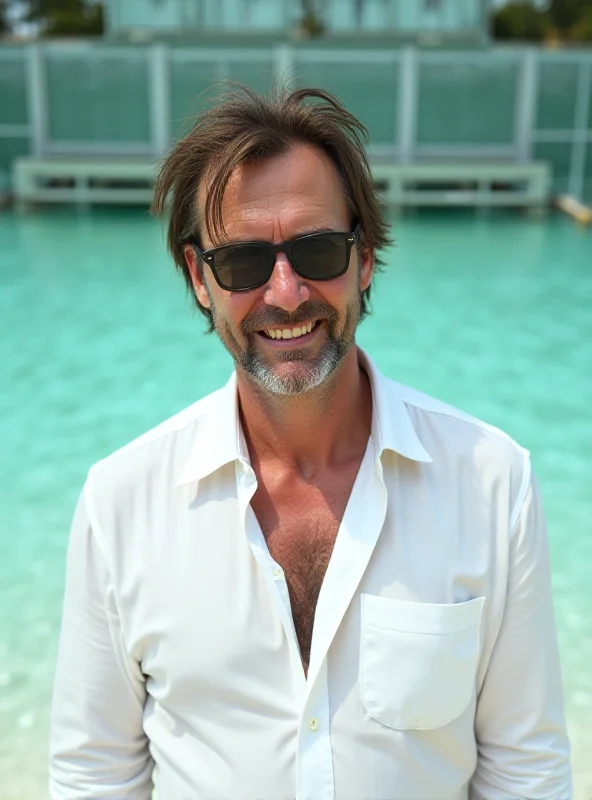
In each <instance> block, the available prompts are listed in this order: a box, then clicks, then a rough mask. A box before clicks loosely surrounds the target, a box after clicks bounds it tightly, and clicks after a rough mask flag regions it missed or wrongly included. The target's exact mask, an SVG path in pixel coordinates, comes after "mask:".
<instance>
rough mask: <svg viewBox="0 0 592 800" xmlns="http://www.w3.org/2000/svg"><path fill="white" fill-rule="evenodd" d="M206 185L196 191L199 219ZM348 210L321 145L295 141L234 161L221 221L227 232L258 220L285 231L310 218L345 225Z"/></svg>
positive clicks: (243, 228)
mask: <svg viewBox="0 0 592 800" xmlns="http://www.w3.org/2000/svg"><path fill="white" fill-rule="evenodd" d="M207 189H208V183H207V182H206V183H205V184H204V185H202V186H200V189H199V192H198V207H199V218H200V219H202V220H203V216H204V208H205V200H206V192H207ZM349 216H350V215H349V210H348V205H347V201H346V197H345V192H344V188H343V184H342V182H341V179H340V176H339V173H338V171H337V168H336V167H335V165H334V163H333V162H332V161H331V159H330V158H329V156H328V155H327V154H326V153H324V152H323V151H322V150H320V149H318V148H316V147H313V146H311V145H305V144H298V145H294V146H293V147H291V148H290V150H288V151H287V152H286V153H283V154H282V155H278V156H271V157H269V158H266V159H263V160H262V161H257V162H254V163H244V164H239V165H238V166H237V167H236V168H235V169H234V170H233V172H232V173H231V176H230V180H229V181H228V185H227V187H226V190H225V193H224V198H223V201H222V218H223V221H224V227H225V228H226V230H227V233H228V234H229V236H231V237H232V236H233V234H237V235H238V234H240V233H243V232H244V233H246V232H247V231H248V229H251V228H255V227H258V226H263V227H268V228H272V229H273V231H274V232H275V231H276V230H282V231H284V233H285V235H286V237H288V236H289V235H291V229H292V228H294V229H296V228H298V227H306V226H310V225H312V224H314V225H317V226H318V225H323V224H324V225H326V226H327V227H332V226H339V227H342V226H345V227H347V225H349ZM256 232H257V231H255V230H253V234H255V233H256ZM274 235H275V234H274Z"/></svg>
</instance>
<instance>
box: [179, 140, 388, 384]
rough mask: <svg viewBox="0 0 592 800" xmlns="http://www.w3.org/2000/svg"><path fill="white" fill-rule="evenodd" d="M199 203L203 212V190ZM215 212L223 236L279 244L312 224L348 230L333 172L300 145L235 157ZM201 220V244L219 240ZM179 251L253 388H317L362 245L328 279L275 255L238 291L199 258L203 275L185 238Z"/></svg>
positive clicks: (354, 283) (345, 345) (343, 327)
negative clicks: (258, 156)
mask: <svg viewBox="0 0 592 800" xmlns="http://www.w3.org/2000/svg"><path fill="white" fill-rule="evenodd" d="M198 204H199V208H200V219H203V209H204V206H205V190H204V189H203V188H200V191H199V193H198ZM222 211H223V219H224V225H225V228H226V232H227V234H228V237H229V241H231V242H241V241H255V240H259V241H267V242H273V243H281V242H284V241H288V240H291V239H294V238H296V237H298V236H303V235H306V234H309V233H314V232H315V231H321V230H335V231H350V230H351V228H352V220H351V218H350V212H349V211H348V208H347V204H346V201H345V198H344V196H343V188H342V185H341V182H340V180H339V176H338V173H337V170H336V169H335V167H334V165H333V163H332V162H331V160H330V159H329V158H328V157H327V156H326V155H325V154H324V153H323V152H322V151H320V150H317V149H316V148H314V147H311V146H308V145H296V146H294V147H293V148H292V149H291V150H290V151H289V152H288V153H286V154H285V155H282V156H277V157H273V158H269V159H267V160H265V161H262V162H259V163H256V164H243V165H240V166H239V167H238V168H237V169H236V170H235V171H234V172H233V174H232V176H231V179H230V181H229V184H228V187H227V189H226V192H225V195H224V201H223V206H222ZM202 227H203V228H204V230H201V231H200V235H201V244H202V247H203V249H204V250H207V249H210V248H212V247H216V246H218V245H220V244H222V242H213V241H212V240H211V239H210V238H209V236H208V233H207V231H205V226H202ZM223 243H224V244H225V243H226V242H223ZM185 258H186V260H187V264H188V266H189V269H190V272H191V277H192V281H193V286H194V289H195V293H196V296H197V299H198V301H199V302H200V303H201V304H202V305H203V306H205V307H206V308H209V309H210V310H211V312H212V316H213V321H214V326H215V329H216V332H217V333H218V335H219V337H220V339H221V341H222V343H223V344H224V346H225V347H226V348H227V350H228V351H229V353H230V355H231V356H232V358H233V359H234V361H235V363H236V365H237V368H239V369H241V370H243V371H244V372H245V373H246V374H247V375H248V376H250V377H251V378H252V379H253V380H255V381H256V383H257V384H258V385H259V386H260V387H261V388H263V389H265V390H267V391H271V392H273V393H275V394H281V395H297V394H302V393H303V392H307V391H310V390H311V389H313V388H316V387H317V386H320V385H321V384H322V383H323V382H324V381H325V380H326V379H327V378H328V377H329V375H331V374H332V373H333V372H334V371H335V370H336V369H337V367H338V366H339V365H340V364H341V363H342V361H343V359H344V358H345V355H346V353H347V352H348V350H349V348H350V347H351V345H352V344H353V342H354V334H355V330H356V327H357V325H358V322H359V319H360V296H361V292H362V291H363V290H364V289H366V288H367V287H368V286H369V284H370V280H371V278H372V267H373V256H372V253H371V252H370V251H367V252H364V253H363V254H362V258H361V259H360V258H359V256H358V251H357V249H356V247H353V248H352V251H351V254H350V262H349V267H348V270H347V272H345V274H344V275H341V276H340V277H338V278H334V279H332V280H328V281H313V280H307V279H305V278H301V277H300V276H299V275H297V274H296V272H295V271H294V270H293V269H292V266H291V264H290V262H289V260H288V258H287V256H286V255H285V254H284V253H278V254H277V256H276V261H275V265H274V269H273V273H272V275H271V277H270V279H269V281H268V282H267V283H266V284H264V285H263V286H261V287H259V288H257V289H251V290H249V291H245V292H229V291H226V290H224V289H222V288H221V287H220V286H219V285H218V284H217V283H216V280H215V278H214V276H213V274H212V271H211V268H210V267H209V266H208V265H207V264H206V265H204V267H203V273H202V272H201V270H200V268H199V265H198V263H197V257H196V255H195V252H194V250H193V249H192V248H191V247H190V246H187V247H186V248H185ZM311 324H312V330H311V332H310V333H307V334H305V335H303V336H293V338H289V339H284V338H273V337H272V336H270V335H269V334H268V333H267V332H268V331H271V332H273V333H276V332H277V331H282V333H283V331H285V330H290V331H293V329H294V328H300V329H302V326H310V325H311ZM276 335H277V334H276Z"/></svg>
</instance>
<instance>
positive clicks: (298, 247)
mask: <svg viewBox="0 0 592 800" xmlns="http://www.w3.org/2000/svg"><path fill="white" fill-rule="evenodd" d="M292 257H293V259H294V262H295V266H296V268H297V269H298V272H299V273H300V274H301V275H302V276H303V277H304V278H309V279H310V280H328V279H330V278H335V277H337V276H338V275H341V274H342V273H343V272H345V270H346V268H347V242H346V239H345V237H344V235H343V234H342V233H341V234H340V233H335V234H333V233H320V234H318V235H317V236H310V237H307V238H304V239H300V240H299V241H296V242H294V244H293V247H292Z"/></svg>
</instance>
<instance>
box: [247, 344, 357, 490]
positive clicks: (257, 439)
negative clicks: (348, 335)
mask: <svg viewBox="0 0 592 800" xmlns="http://www.w3.org/2000/svg"><path fill="white" fill-rule="evenodd" d="M237 387H238V396H239V408H240V415H241V423H242V427H243V432H244V434H245V438H246V440H247V445H248V448H249V453H250V456H251V460H252V461H253V463H254V465H255V464H256V463H258V464H261V463H266V464H268V465H271V464H272V463H273V462H278V466H281V468H282V469H284V470H290V471H295V472H298V473H299V474H300V475H302V476H303V477H305V478H311V477H313V476H314V475H315V474H317V473H318V472H320V471H321V470H323V469H326V468H327V467H338V466H339V465H340V464H341V463H345V462H346V461H348V460H349V459H350V458H352V457H355V456H357V455H359V454H360V453H361V454H363V452H364V450H365V449H366V445H367V443H368V437H369V435H370V427H371V422H372V392H371V389H370V381H369V379H368V377H367V375H366V374H365V372H363V370H362V369H361V367H360V364H359V362H358V354H357V350H356V348H355V346H354V347H352V348H351V349H350V350H349V352H348V353H347V355H346V357H345V359H344V360H343V362H342V364H341V365H340V367H339V368H338V369H337V370H336V371H335V372H334V373H333V374H332V375H331V376H330V377H329V378H328V379H327V381H325V383H324V384H323V385H322V386H320V387H318V389H315V390H313V391H311V392H307V393H305V394H303V395H297V396H295V397H286V396H282V395H275V394H271V393H270V392H266V391H265V390H263V389H262V388H261V387H260V386H259V385H258V384H256V383H255V382H254V381H253V380H252V378H251V377H250V376H249V375H247V374H246V373H245V372H243V371H242V370H240V369H238V368H237Z"/></svg>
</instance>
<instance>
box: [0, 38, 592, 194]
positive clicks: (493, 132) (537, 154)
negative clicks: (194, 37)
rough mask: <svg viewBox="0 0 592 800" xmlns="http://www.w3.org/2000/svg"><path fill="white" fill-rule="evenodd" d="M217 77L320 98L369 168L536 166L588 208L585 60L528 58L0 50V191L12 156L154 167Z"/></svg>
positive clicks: (73, 46) (589, 79)
mask: <svg viewBox="0 0 592 800" xmlns="http://www.w3.org/2000/svg"><path fill="white" fill-rule="evenodd" d="M225 77H230V78H234V79H238V80H240V81H242V82H245V83H248V84H250V85H251V86H253V87H255V88H260V89H264V88H266V87H268V86H269V85H270V84H271V83H272V82H273V81H274V80H277V79H290V80H291V81H292V82H293V84H295V85H298V86H301V85H307V84H308V85H316V86H322V87H324V88H327V89H329V90H331V91H333V92H334V93H335V94H337V95H338V96H339V97H340V98H341V99H342V100H343V101H344V102H345V103H346V105H347V106H348V108H350V110H351V111H352V112H353V113H354V114H356V115H358V116H359V117H360V118H361V119H362V120H363V121H364V122H365V123H366V125H367V126H368V128H369V131H370V151H371V154H373V155H376V156H383V157H392V158H393V159H396V160H399V161H403V162H411V161H415V160H422V159H451V158H476V159H491V158H499V159H504V160H515V161H527V160H529V159H532V158H535V159H545V160H548V161H550V162H551V164H552V166H553V172H554V184H555V185H554V188H555V191H556V192H568V193H569V194H572V195H573V196H575V197H578V198H583V199H592V50H578V51H574V50H570V51H560V50H557V51H552V50H543V49H539V48H535V47H492V48H488V49H480V50H422V49H419V48H416V47H411V46H409V47H402V48H399V49H377V50H370V51H369V50H340V49H334V48H332V49H321V48H318V47H310V46H293V45H287V44H279V45H276V46H275V47H269V48H258V49H244V48H238V47H237V48H232V49H230V48H229V49H220V48H216V49H206V48H191V47H185V46H184V47H175V46H174V45H170V44H164V43H157V44H149V45H143V46H141V45H137V46H132V45H125V46H120V45H109V44H107V43H94V42H66V43H57V42H50V43H35V44H31V45H25V46H13V45H5V46H2V47H0V180H2V177H1V176H2V175H3V176H4V178H3V179H4V182H5V183H6V182H7V181H8V180H9V177H8V176H9V174H10V164H11V161H12V160H13V159H14V158H15V157H16V156H18V155H21V154H35V155H40V156H45V155H52V154H89V155H91V154H92V155H97V154H122V155H124V154H130V155H131V154H133V155H145V156H153V157H155V158H156V157H159V156H160V155H161V154H162V153H163V152H164V151H165V150H166V149H167V148H168V147H169V145H170V143H171V142H172V141H174V140H175V138H177V137H179V136H180V135H182V134H183V133H184V132H185V131H186V130H188V126H189V124H190V120H188V116H189V117H190V115H191V114H194V113H196V112H198V111H199V109H200V107H201V104H202V103H203V101H204V94H203V93H204V92H206V93H207V92H208V90H211V87H212V85H213V84H215V83H216V82H218V81H220V80H221V79H223V78H225ZM215 91H216V90H214V92H215ZM208 96H209V97H211V91H210V93H209V94H208Z"/></svg>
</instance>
